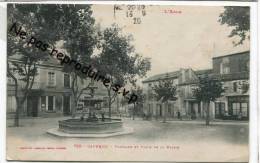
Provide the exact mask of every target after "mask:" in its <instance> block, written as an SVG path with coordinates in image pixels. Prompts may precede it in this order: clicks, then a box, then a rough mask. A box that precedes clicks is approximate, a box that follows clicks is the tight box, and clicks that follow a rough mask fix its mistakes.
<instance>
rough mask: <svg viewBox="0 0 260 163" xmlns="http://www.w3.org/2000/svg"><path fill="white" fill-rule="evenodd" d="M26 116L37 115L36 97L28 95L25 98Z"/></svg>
mask: <svg viewBox="0 0 260 163" xmlns="http://www.w3.org/2000/svg"><path fill="white" fill-rule="evenodd" d="M27 116H30V117H37V116H38V98H37V97H31V96H29V97H28V98H27Z"/></svg>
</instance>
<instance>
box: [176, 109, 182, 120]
mask: <svg viewBox="0 0 260 163" xmlns="http://www.w3.org/2000/svg"><path fill="white" fill-rule="evenodd" d="M177 115H178V119H179V120H181V112H180V111H178V112H177Z"/></svg>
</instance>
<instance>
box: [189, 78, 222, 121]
mask: <svg viewBox="0 0 260 163" xmlns="http://www.w3.org/2000/svg"><path fill="white" fill-rule="evenodd" d="M222 92H224V89H223V88H222V83H221V82H220V81H219V80H217V79H213V78H209V77H208V76H206V77H204V78H199V83H198V88H195V89H194V90H193V94H194V96H195V98H196V99H197V100H198V101H202V102H205V104H206V125H209V121H210V114H209V113H210V107H209V104H210V101H212V102H214V101H215V100H216V98H218V97H220V96H221V93H222Z"/></svg>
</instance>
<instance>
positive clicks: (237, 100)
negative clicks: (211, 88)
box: [212, 51, 250, 120]
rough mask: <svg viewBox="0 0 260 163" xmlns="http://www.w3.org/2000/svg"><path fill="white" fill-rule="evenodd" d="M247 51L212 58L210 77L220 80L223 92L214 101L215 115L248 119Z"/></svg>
mask: <svg viewBox="0 0 260 163" xmlns="http://www.w3.org/2000/svg"><path fill="white" fill-rule="evenodd" d="M249 55H250V52H249V51H245V52H241V53H234V54H229V55H225V56H220V57H214V58H213V72H212V77H214V78H217V79H219V80H221V81H222V83H223V87H224V89H225V92H224V93H223V96H222V97H221V98H218V99H217V100H216V102H215V109H214V110H215V117H216V118H221V119H223V118H224V119H245V120H248V119H249V68H250V64H249V63H250V61H249V58H250V57H249Z"/></svg>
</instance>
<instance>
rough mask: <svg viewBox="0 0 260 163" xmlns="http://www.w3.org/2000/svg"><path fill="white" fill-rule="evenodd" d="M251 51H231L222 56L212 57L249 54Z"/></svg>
mask: <svg viewBox="0 0 260 163" xmlns="http://www.w3.org/2000/svg"><path fill="white" fill-rule="evenodd" d="M249 53H250V50H247V51H243V52H238V53H231V54H226V55H222V56H217V57H213V58H212V59H216V58H222V57H226V56H233V55H241V54H249Z"/></svg>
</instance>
